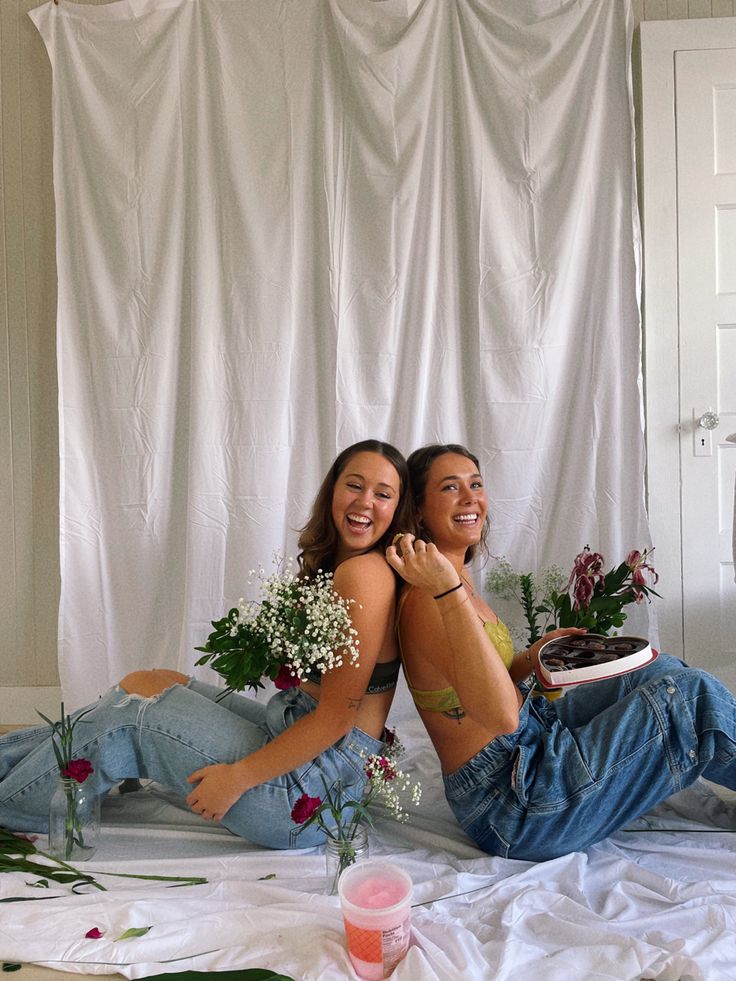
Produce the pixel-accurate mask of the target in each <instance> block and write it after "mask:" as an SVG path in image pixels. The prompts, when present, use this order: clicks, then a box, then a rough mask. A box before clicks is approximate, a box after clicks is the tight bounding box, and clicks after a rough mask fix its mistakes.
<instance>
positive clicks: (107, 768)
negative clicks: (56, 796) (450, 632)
mask: <svg viewBox="0 0 736 981" xmlns="http://www.w3.org/2000/svg"><path fill="white" fill-rule="evenodd" d="M218 695H222V692H221V691H220V690H219V689H217V688H214V687H212V686H210V685H205V684H202V683H201V682H198V681H191V682H190V683H189V685H187V686H183V685H174V686H173V687H172V688H169V689H167V690H166V691H165V692H164V693H163V694H161V695H159V696H156V697H154V698H141V697H139V696H136V695H128V694H127V693H125V692H124V691H122V690H121V689H120V688H114V689H111V690H110V691H108V692H107V693H106V694H105V695H104V696H103V697H102V698H101V699H100V700H99V702H97V703H96V704H95V705H94V707H93V709H92V711H91V712H89V714H87V715H85V716H84V718H82V719H80V721H79V723H78V724H77V726H76V728H75V730H74V756H75V757H87V758H89V759H90V760H92V763H93V766H94V768H95V772H94V774H93V775H92V776H91V777H88V780H89V781H91V783H92V786H93V787H94V788H95V790H96V791H97V792H98V793H100V794H104V793H106V792H107V791H108V790H109V789H110V788H111V787H113V786H115V785H116V784H117V783H119V782H120V781H121V780H123V779H125V778H128V777H140V778H149V779H153V780H155V781H157V782H159V783H162V784H165V785H166V786H167V787H170V788H171V789H172V790H174V791H176V792H178V793H180V794H181V796H182V799H183V798H185V797H186V796H187V795H188V794H189V793H190V792H191V790H192V785H191V784H189V783H187V777H188V776H189V774H191V773H193V772H194V771H195V770H198V769H200V768H201V767H205V766H209V765H211V764H213V763H233V762H235V761H236V760H239V759H241V758H242V757H244V756H247V755H248V754H249V753H252V752H254V751H255V750H257V749H260V747H261V746H264V745H265V744H266V743H268V742H269V741H270V740H271V739H273V738H274V737H275V736H277V735H278V734H279V733H280V732H283V731H284V730H285V729H287V728H288V727H289V726H290V725H292V724H293V723H294V722H296V720H297V719H299V718H301V717H302V716H304V715H307V714H308V713H309V712H311V711H313V709H314V707H315V705H316V702H315V701H314V699H313V698H312V697H311V696H309V695H307V694H306V693H305V692H303V691H302V690H301V689H299V688H292V689H290V690H288V691H285V692H278V693H277V694H275V695H274V696H272V698H271V699H270V700H269V701H267V702H265V703H261V702H258V701H256V700H255V699H252V698H247V697H245V696H242V695H229V696H227V698H225V699H223V700H222V701H219V702H218V701H216V698H217V696H218ZM76 714H78V713H76ZM49 732H50V730H49V727H48V726H46V725H43V726H35V727H33V728H31V729H21V730H18V731H15V732H11V733H8V734H7V735H4V736H0V826H3V827H6V828H9V829H11V830H14V831H37V832H43V833H45V832H46V831H47V828H48V807H49V800H50V797H51V793H52V790H53V787H54V785H55V782H56V779H57V777H58V766H57V763H56V759H55V757H54V753H53V748H52V745H51V739H50V735H49ZM384 749H385V747H384V744H383V743H382V742H380V741H379V740H377V739H373V737H372V736H369V735H367V734H366V733H364V732H362V731H361V730H359V729H352V730H351V731H350V732H349V733H348V734H347V735H346V736H345V737H344V738H343V739H341V740H340V741H339V742H337V743H336V744H335V745H334V746H332V747H331V748H330V749H328V750H326V751H325V752H324V753H322V754H321V755H320V756H319V757H317V759H315V760H313V761H311V762H309V763H306V764H305V765H304V766H301V767H299V768H298V769H297V770H294V771H292V772H291V773H287V774H286V775H285V776H282V777H278V778H276V779H274V780H269V781H267V782H266V783H264V784H261V785H260V786H258V787H254V788H253V789H252V790H249V791H247V793H245V794H243V796H242V797H241V798H240V800H238V801H237V802H236V803H235V804H234V805H233V807H231V808H230V810H229V811H228V812H227V814H226V815H225V817H224V818H223V820H222V824H223V825H224V826H225V827H226V828H228V829H229V830H230V831H232V832H233V833H234V834H236V835H239V836H240V837H242V838H247V839H248V840H249V841H252V842H255V843H257V844H260V845H265V846H266V847H269V848H306V847H309V846H311V845H316V844H319V843H321V841H322V840H323V837H324V836H323V834H322V833H321V832H320V831H319V830H318V829H316V828H314V827H311V826H310V827H309V828H307V829H306V830H304V831H303V832H302V833H301V834H299V835H297V834H296V831H297V830H298V826H297V825H295V824H294V823H293V822H292V820H291V809H292V807H293V806H294V803H295V802H296V800H297V799H298V798H299V797H300V796H301V795H302V794H303V793H307V794H309V795H310V797H324V788H325V784H326V785H327V786H328V787H329V786H331V785H332V784H334V783H335V781H337V780H339V781H341V782H342V785H343V786H345V787H347V786H352V787H353V791H351V795H352V793H353V792H355V793H359V792H360V789H361V787H362V786H363V785H364V783H365V773H364V762H365V761H364V759H363V757H362V756H361V752H362V753H364V754H371V753H379V752H383V751H384ZM323 781H324V782H323Z"/></svg>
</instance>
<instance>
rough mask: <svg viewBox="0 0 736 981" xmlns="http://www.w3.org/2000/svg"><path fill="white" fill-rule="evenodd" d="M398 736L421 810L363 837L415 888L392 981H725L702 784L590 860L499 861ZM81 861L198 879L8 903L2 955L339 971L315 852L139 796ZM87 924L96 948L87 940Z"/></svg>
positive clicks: (63, 963) (328, 978)
mask: <svg viewBox="0 0 736 981" xmlns="http://www.w3.org/2000/svg"><path fill="white" fill-rule="evenodd" d="M401 735H402V737H403V738H404V739H405V741H406V742H407V745H408V748H409V752H408V755H407V757H406V759H405V760H404V762H403V766H404V768H405V769H409V770H411V772H412V774H413V775H416V776H418V777H419V778H420V779H421V781H422V784H423V787H424V799H423V802H422V805H421V807H420V809H419V812H418V813H417V814H414V815H413V816H412V820H411V822H410V823H409V824H406V825H397V824H395V823H394V822H392V821H390V820H389V819H388V818H381V819H379V821H378V823H377V826H376V829H375V831H374V832H373V833H372V835H371V851H372V855H373V857H382V858H388V859H390V860H391V861H395V862H397V863H398V864H400V865H401V866H402V867H403V868H405V869H406V870H407V871H408V872H409V873H410V875H411V877H412V880H413V882H414V903H415V907H414V910H413V918H412V923H413V945H412V947H411V949H410V951H409V954H408V955H407V957H406V959H405V960H404V961H403V962H402V963H401V965H400V966H399V967H398V968H397V970H396V972H395V974H394V975H393V977H395V978H396V979H397V981H457V979H458V978H463V981H466V979H479V981H481V979H482V981H486V979H490V978H493V979H494V981H518V979H519V978H521V977H524V978H529V977H536V978H539V979H544V981H597V979H604V978H605V979H608V981H640V979H642V978H651V979H656V981H727V979H729V981H732V979H733V977H734V973H735V972H734V966H735V965H736V834H729V833H728V831H727V830H725V829H728V828H730V829H731V830H736V808H735V807H734V806H732V805H727V804H726V803H724V801H723V800H722V799H721V798H720V797H719V796H716V795H715V794H714V793H713V792H712V790H711V789H710V788H709V787H708V786H707V785H706V784H704V783H699V784H697V785H695V787H693V788H690V789H689V790H687V791H684V792H682V793H681V794H679V795H677V796H676V797H673V798H671V799H670V801H669V802H667V803H666V804H664V805H662V806H661V807H660V808H659V809H657V811H656V812H653V813H651V814H649V815H647V816H646V818H642V819H639V820H638V821H637V822H635V824H634V825H632V827H633V828H635V829H638V830H634V831H632V832H627V831H621V832H619V833H618V834H617V835H616V836H614V837H613V838H611V839H608V840H606V841H605V842H602V843H600V844H598V845H596V846H594V847H593V848H590V849H589V850H588V851H587V852H584V853H574V854H572V855H568V856H565V857H564V858H559V859H556V860H555V861H551V862H545V863H542V864H533V863H528V862H519V861H504V860H502V859H498V858H491V857H490V856H488V855H485V854H483V853H482V852H480V851H478V849H477V848H475V846H474V845H473V844H472V843H471V842H469V841H468V840H467V839H466V838H465V837H464V835H463V834H462V832H461V831H460V830H459V829H458V827H457V825H456V824H455V822H454V820H453V818H452V816H451V814H450V812H449V809H448V808H447V805H446V804H445V801H444V798H443V797H442V795H441V790H440V784H439V773H438V771H437V769H436V763H435V761H434V757H433V754H432V752H431V749H430V747H429V744H428V742H427V741H426V739H425V737H424V736H422V735H421V734H420V729H419V723H418V722H417V721H416V720H414V721H413V722H406V723H402V726H401ZM647 827H649V828H653V829H656V828H675V829H678V830H676V831H656V830H655V831H651V832H650V831H644V830H642V829H644V828H647ZM714 828H715V829H719V828H720V829H723V830H720V831H719V830H715V831H714V830H713V829H714ZM703 829H708V830H707V832H705V833H703ZM90 866H91V867H93V868H94V869H99V870H105V871H128V872H130V871H137V872H142V873H158V874H171V875H176V874H191V875H205V876H207V878H208V880H209V881H208V883H207V884H206V885H201V886H194V887H186V888H176V889H170V888H168V889H167V888H163V887H162V886H161V885H160V884H156V883H152V882H142V881H140V882H138V881H134V880H124V879H119V880H115V879H105V880H104V882H105V885H106V886H108V888H109V891H108V892H104V893H101V892H97V891H92V892H89V893H87V894H86V895H83V896H72V895H69V893H68V890H66V889H59V890H58V893H59V895H58V896H57V897H56V898H53V899H45V900H41V901H38V902H18V903H5V904H3V905H0V960H6V961H8V960H10V961H12V960H23V961H28V962H34V963H38V964H43V965H46V966H48V967H53V968H56V969H59V970H64V971H71V972H88V973H99V974H111V973H114V972H121V973H122V974H124V975H125V976H126V977H129V978H140V977H144V976H146V975H149V974H156V973H164V972H176V971H182V970H200V971H204V970H213V971H216V970H220V971H223V970H234V969H243V968H255V967H267V968H271V969H272V970H274V971H279V972H283V973H284V974H286V975H289V976H291V977H292V978H294V979H295V981H342V979H344V978H349V977H352V976H353V975H352V973H351V968H350V964H349V960H348V956H347V953H346V949H345V943H344V932H343V926H342V920H341V916H340V910H339V904H338V900H337V898H336V897H331V896H327V895H325V894H324V886H325V876H324V856H323V854H322V851H321V849H312V850H304V851H297V852H291V853H287V852H273V851H266V850H263V849H258V848H253V847H251V846H249V845H248V844H246V843H244V842H243V841H240V840H238V839H236V838H233V837H232V836H231V835H229V834H228V833H226V832H223V831H221V830H218V829H216V828H212V827H209V826H207V825H206V824H205V823H204V822H201V821H199V820H198V819H196V818H195V817H194V816H193V815H190V814H189V813H188V812H185V811H182V810H181V809H179V808H175V807H173V806H172V805H171V804H170V803H168V802H166V801H165V800H164V799H162V798H161V797H160V796H159V795H158V793H156V794H154V793H152V792H151V790H148V791H146V792H144V793H139V794H136V795H133V796H132V797H126V798H122V799H120V798H110V799H109V800H108V801H107V803H106V806H105V810H104V829H103V836H102V843H101V846H100V850H99V853H98V856H97V858H95V859H94V860H93V862H91V863H90ZM271 877H273V878H271ZM25 878H26V877H24V876H22V875H19V874H15V873H14V874H6V875H0V899H2V898H5V897H8V896H24V895H25V896H31V895H34V894H35V895H37V892H38V891H37V890H35V889H33V888H31V887H30V886H28V885H27V884H26V883H25ZM95 926H96V927H98V928H99V929H100V930H102V931H103V932H104V937H103V938H102V939H101V940H86V939H85V938H84V934H85V933H86V932H87V930H89V929H91V928H92V927H95ZM141 926H151V927H152V929H151V930H150V932H149V933H148V934H147V935H146V936H145V937H141V938H138V939H134V940H126V941H120V942H115V938H116V937H118V936H120V935H121V934H122V933H123V932H124V931H125V930H127V929H129V928H130V927H141Z"/></svg>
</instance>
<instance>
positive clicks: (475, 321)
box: [31, 0, 648, 705]
mask: <svg viewBox="0 0 736 981" xmlns="http://www.w3.org/2000/svg"><path fill="white" fill-rule="evenodd" d="M31 16H32V17H33V19H34V21H35V23H36V25H37V27H38V29H39V31H40V32H41V35H42V36H43V39H44V41H45V43H46V46H47V50H48V52H49V56H50V59H51V63H52V67H53V121H54V181H55V190H56V207H57V249H58V276H59V307H58V311H59V312H58V351H59V354H58V357H59V388H60V407H59V408H60V420H61V422H60V439H61V560H62V561H61V570H62V592H61V608H60V617H59V637H60V654H59V657H60V670H61V676H62V683H63V688H64V693H65V695H66V698H67V700H68V702H69V704H70V705H71V704H79V703H81V702H84V701H87V700H89V699H91V698H93V697H95V696H96V695H97V693H98V692H99V691H100V690H101V689H102V688H103V687H104V686H105V685H106V684H110V683H113V682H114V681H116V680H117V679H118V678H119V677H120V676H121V675H122V674H123V673H125V672H126V671H128V670H131V669H133V668H135V667H139V666H150V665H166V666H170V667H178V668H180V669H182V670H185V671H189V670H191V668H192V665H193V662H194V659H195V657H196V655H195V653H194V651H193V648H194V647H195V645H196V644H198V643H201V642H202V641H203V639H204V637H206V634H207V633H208V632H209V629H210V628H209V621H210V619H212V618H213V617H214V616H219V615H220V614H221V613H222V612H223V611H224V610H225V609H226V608H227V607H228V606H229V605H230V604H231V603H232V602H233V601H237V599H238V597H239V596H241V595H242V594H243V590H244V582H245V579H246V577H247V573H248V570H249V569H251V568H253V567H255V566H257V565H258V564H259V563H263V564H264V565H266V566H268V565H270V562H271V558H272V555H273V553H274V551H275V550H277V549H279V550H281V551H282V552H285V553H286V554H294V553H295V543H296V537H297V535H296V529H297V528H298V527H299V526H300V525H301V524H302V523H303V522H304V520H305V518H306V515H307V509H308V506H309V504H310V501H311V499H312V497H313V495H314V493H315V491H316V488H317V486H318V483H319V480H320V479H321V476H322V475H323V472H324V470H325V469H326V467H327V466H328V464H329V463H330V462H331V461H332V459H333V457H334V455H335V454H336V452H337V451H338V450H340V449H342V448H343V447H344V446H346V445H348V444H349V443H351V442H353V441H355V440H358V439H362V438H366V437H380V438H385V439H388V440H389V441H391V442H393V443H395V444H396V445H397V446H398V447H399V448H400V449H402V450H404V451H405V452H408V451H410V450H411V449H412V448H413V447H415V446H417V445H420V444H422V443H425V442H427V441H434V440H442V441H461V442H465V443H467V444H468V445H469V446H471V447H472V448H473V449H474V450H475V451H476V452H477V453H478V455H479V457H480V459H481V463H482V467H483V470H484V472H485V475H486V477H487V482H488V486H489V490H490V495H491V498H492V521H493V531H492V551H493V552H494V553H496V554H505V555H506V556H508V558H509V559H510V560H511V562H512V564H514V565H515V566H516V567H517V568H519V569H522V570H535V569H541V568H543V567H544V566H546V565H549V564H550V563H552V562H558V563H560V564H562V565H564V566H566V567H567V566H569V564H570V562H571V560H572V557H573V556H574V555H575V554H576V553H577V552H578V551H579V550H580V548H581V547H582V545H584V544H585V543H586V542H589V543H590V544H591V545H592V546H593V547H594V548H599V549H600V550H602V551H603V552H604V554H605V555H606V557H607V558H610V561H611V564H613V562H614V561H615V562H618V561H620V560H621V559H622V558H623V554H624V553H625V552H626V551H627V550H628V549H630V548H633V547H634V546H637V547H641V546H643V545H644V544H648V539H647V528H646V516H645V511H644V503H643V460H644V456H643V435H642V421H641V397H640V395H641V393H640V381H641V379H640V325H639V314H638V255H639V239H638V219H637V214H636V206H635V186H634V162H633V111H632V102H631V87H630V75H629V54H630V43H631V31H632V16H631V11H630V7H629V3H628V0H624V2H615V3H612V2H611V0H384V2H374V0H119V2H114V3H109V4H104V5H79V4H74V3H70V2H69V0H61V2H60V3H59V4H58V5H56V4H53V3H51V2H49V3H46V4H43V5H42V6H40V7H38V8H36V9H35V10H34V11H33V12H32V15H31Z"/></svg>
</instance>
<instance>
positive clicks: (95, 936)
mask: <svg viewBox="0 0 736 981" xmlns="http://www.w3.org/2000/svg"><path fill="white" fill-rule="evenodd" d="M101 936H102V931H101V930H100V929H99V928H98V927H92V929H91V930H88V931H87V932H86V933H85V937H86V938H87V940H99V939H100V937H101Z"/></svg>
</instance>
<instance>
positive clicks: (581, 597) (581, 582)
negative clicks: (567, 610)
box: [573, 576, 595, 611]
mask: <svg viewBox="0 0 736 981" xmlns="http://www.w3.org/2000/svg"><path fill="white" fill-rule="evenodd" d="M594 589H595V581H594V580H593V579H592V578H591V577H590V576H580V577H579V578H578V581H577V582H576V583H575V589H574V591H573V597H574V599H575V602H574V603H573V609H574V610H576V611H577V610H579V609H580V607H582V608H583V609H584V610H587V609H588V607H589V606H590V601H591V599H592V598H593V590H594Z"/></svg>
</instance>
